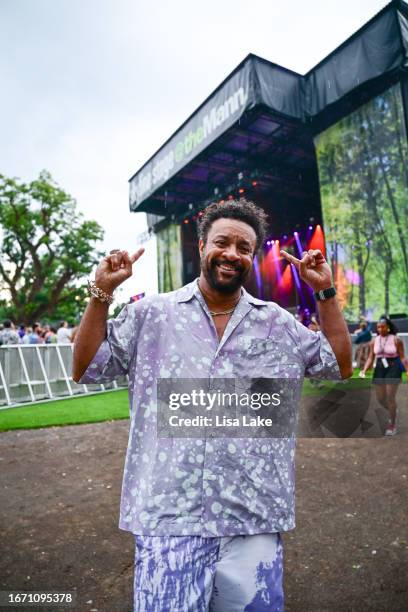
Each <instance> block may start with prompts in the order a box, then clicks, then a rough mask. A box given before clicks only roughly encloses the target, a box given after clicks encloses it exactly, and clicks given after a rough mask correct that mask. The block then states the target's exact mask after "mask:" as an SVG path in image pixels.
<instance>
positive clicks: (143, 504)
mask: <svg viewBox="0 0 408 612" xmlns="http://www.w3.org/2000/svg"><path fill="white" fill-rule="evenodd" d="M197 280H198V279H196V280H194V281H193V282H191V283H189V284H188V285H185V286H184V287H182V288H181V289H179V290H176V291H172V292H170V293H164V294H159V295H155V296H151V297H146V298H144V299H143V300H140V301H138V302H135V303H132V304H128V305H126V306H125V307H124V308H123V310H122V311H121V312H120V314H119V315H118V317H117V318H116V319H110V320H108V322H107V337H106V339H105V340H104V342H103V343H102V344H101V346H100V347H99V349H98V351H97V353H96V355H95V357H94V359H93V360H92V362H91V363H90V364H89V366H88V368H87V370H86V372H85V373H84V375H83V376H82V378H81V380H80V382H81V383H92V382H107V381H110V380H112V379H113V378H115V377H117V376H119V375H124V374H128V376H129V402H130V429H129V441H128V448H127V454H126V461H125V468H124V477H123V484H122V496H121V506H120V520H119V528H120V529H124V530H126V531H131V532H132V533H134V534H145V535H154V536H164V535H201V536H203V537H211V536H233V535H243V534H255V533H267V532H276V531H287V530H289V529H293V528H294V527H295V513H294V506H295V503H294V502H295V500H294V459H295V444H296V441H295V438H294V437H291V438H280V439H279V438H231V437H230V438H211V439H208V438H204V439H197V438H194V439H193V438H167V439H163V438H158V437H157V430H156V416H157V415H156V412H157V405H156V381H157V379H158V378H169V377H173V378H176V377H179V378H203V379H204V378H240V377H253V378H259V377H262V378H293V379H295V381H294V382H295V384H296V385H297V386H298V387H299V395H300V389H301V387H302V384H303V378H304V376H305V375H306V376H313V377H319V378H327V379H337V380H338V379H340V378H341V375H340V371H339V368H338V364H337V361H336V358H335V355H334V353H333V351H332V349H331V347H330V344H329V343H328V341H327V339H326V337H325V336H324V335H323V334H322V333H321V332H317V333H316V332H313V331H311V330H309V329H307V328H306V327H304V326H303V325H302V324H300V323H299V322H298V321H296V319H295V318H294V317H293V316H292V315H291V314H290V313H288V312H287V311H285V310H284V309H283V308H281V307H280V306H278V305H277V304H276V303H274V302H265V301H263V300H259V299H257V298H254V297H252V296H251V295H250V294H249V293H248V292H247V291H245V290H244V289H242V294H241V299H240V301H239V303H238V305H237V306H236V308H235V310H234V312H233V314H232V316H231V318H230V320H229V322H228V324H227V327H226V329H225V331H224V335H223V337H222V339H221V340H220V341H219V339H218V336H217V332H216V328H215V325H214V323H213V321H212V317H211V315H210V313H209V310H208V307H207V305H206V303H205V301H204V298H203V296H202V294H201V291H200V289H199V287H198V284H197ZM107 401H109V400H107Z"/></svg>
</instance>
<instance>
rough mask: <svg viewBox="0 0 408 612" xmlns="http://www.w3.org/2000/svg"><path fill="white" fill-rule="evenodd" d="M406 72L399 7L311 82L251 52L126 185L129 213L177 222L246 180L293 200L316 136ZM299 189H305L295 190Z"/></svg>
mask: <svg viewBox="0 0 408 612" xmlns="http://www.w3.org/2000/svg"><path fill="white" fill-rule="evenodd" d="M407 70H408V4H407V3H405V2H402V1H401V0H393V1H392V2H391V3H390V4H388V5H387V6H386V7H384V9H382V10H381V11H380V12H379V13H378V14H377V15H376V16H375V17H373V18H372V19H371V20H370V21H369V22H368V23H366V24H365V25H364V26H363V27H362V28H361V29H360V30H358V31H357V32H356V33H355V34H353V35H352V36H351V37H350V38H349V39H348V40H347V41H345V42H344V43H343V44H342V45H340V46H339V47H338V48H337V49H336V50H335V51H333V52H332V53H330V54H329V55H328V56H327V57H326V58H325V59H324V60H322V61H321V62H320V63H319V64H318V65H317V66H315V67H314V68H313V69H312V70H310V71H309V72H308V73H307V74H305V75H300V74H297V73H295V72H293V71H290V70H287V69H285V68H282V67H281V66H278V65H276V64H273V63H271V62H269V61H267V60H265V59H262V58H260V57H258V56H256V55H253V54H250V55H248V56H247V57H246V58H245V59H244V60H243V61H242V62H241V63H240V64H239V65H238V66H237V67H236V68H235V70H234V71H233V72H232V73H231V74H230V75H229V76H228V77H227V78H226V79H225V80H224V81H223V82H222V83H221V84H220V85H219V86H218V87H217V89H216V90H215V91H214V92H213V93H212V94H211V95H210V96H209V97H208V98H207V99H206V100H205V101H204V102H203V103H202V104H201V106H200V107H199V108H198V109H197V110H196V111H195V112H194V113H193V114H192V115H191V116H190V117H189V118H188V119H187V120H186V121H185V122H184V123H183V125H182V126H181V127H180V128H179V129H178V130H177V131H176V132H175V133H174V134H173V136H171V137H170V138H169V139H168V140H167V142H165V143H164V145H163V146H162V147H161V148H160V149H159V150H158V151H157V152H156V153H155V154H154V155H153V156H152V157H151V158H150V159H149V160H148V161H147V162H146V163H145V164H144V166H143V167H142V168H141V169H140V170H138V172H136V174H134V175H133V176H132V178H131V179H130V181H129V183H130V189H129V191H130V197H129V205H130V210H131V211H136V212H139V211H140V212H148V213H152V214H155V215H162V216H166V217H168V216H172V215H174V216H179V215H180V214H181V213H182V212H183V211H185V210H187V209H188V207H189V204H190V203H191V202H194V203H197V202H201V203H203V204H206V203H207V201H208V200H212V199H217V198H219V197H222V196H223V195H224V194H226V193H228V191H232V190H233V189H234V186H236V185H237V180H239V178H240V176H241V173H242V172H243V170H245V174H246V176H247V177H249V178H250V179H251V180H253V181H262V182H263V184H264V187H265V188H269V189H270V188H276V187H278V188H279V189H281V190H282V189H285V185H287V186H288V187H287V188H288V189H290V190H291V194H290V195H291V196H292V197H296V189H297V184H298V183H299V180H298V178H299V177H300V180H301V176H302V173H305V171H307V170H308V169H309V168H310V167H311V163H312V160H313V159H314V149H313V136H314V135H315V134H316V133H318V132H319V131H321V130H322V129H325V127H327V126H328V125H330V124H332V123H333V122H335V121H337V120H338V119H340V118H341V117H342V116H345V115H347V114H349V113H350V112H351V111H352V110H354V109H355V108H357V107H358V106H360V105H361V104H363V103H364V102H366V101H367V100H369V99H370V98H372V97H373V96H375V95H377V94H378V93H380V92H381V91H383V90H384V89H386V88H387V87H389V86H390V85H391V84H393V83H394V82H396V81H398V80H399V79H401V77H402V75H403V74H404V73H406V72H407ZM300 190H301V185H299V191H300Z"/></svg>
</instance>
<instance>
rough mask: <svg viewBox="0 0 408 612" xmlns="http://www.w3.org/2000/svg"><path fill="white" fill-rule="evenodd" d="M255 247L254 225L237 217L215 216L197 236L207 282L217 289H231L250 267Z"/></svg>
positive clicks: (242, 281)
mask: <svg viewBox="0 0 408 612" xmlns="http://www.w3.org/2000/svg"><path fill="white" fill-rule="evenodd" d="M255 247H256V234H255V231H254V229H253V228H252V227H251V226H250V225H248V224H247V223H245V222H243V221H239V220H237V219H227V218H225V219H217V220H216V221H214V222H213V224H212V225H211V227H210V230H209V232H208V235H207V240H206V243H205V244H204V243H203V242H202V241H201V240H200V245H199V249H200V260H201V270H202V273H203V275H204V277H205V279H206V280H207V282H208V284H209V285H210V286H211V287H212V288H213V289H215V290H216V291H219V292H221V293H225V294H230V293H234V291H236V289H237V288H238V287H241V286H242V285H243V283H244V282H245V280H246V279H247V277H248V276H249V274H250V272H251V268H252V263H253V257H254V252H255Z"/></svg>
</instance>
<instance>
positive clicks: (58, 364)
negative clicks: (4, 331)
mask: <svg viewBox="0 0 408 612" xmlns="http://www.w3.org/2000/svg"><path fill="white" fill-rule="evenodd" d="M72 351H73V344H16V345H6V346H0V408H7V407H8V406H16V405H19V404H25V403H33V402H38V401H42V400H47V399H58V398H62V397H70V396H73V395H86V394H89V393H96V392H99V391H106V390H107V389H118V388H121V387H127V384H128V383H127V377H121V378H118V379H116V380H114V381H113V382H111V383H105V384H97V385H95V384H93V385H79V384H77V383H76V382H74V381H73V380H72Z"/></svg>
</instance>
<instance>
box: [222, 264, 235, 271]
mask: <svg viewBox="0 0 408 612" xmlns="http://www.w3.org/2000/svg"><path fill="white" fill-rule="evenodd" d="M219 266H220V268H224V270H232V271H235V268H233V267H231V266H226V265H224V264H219Z"/></svg>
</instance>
